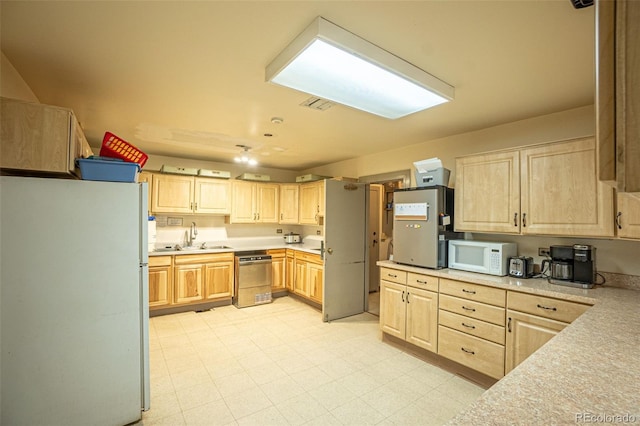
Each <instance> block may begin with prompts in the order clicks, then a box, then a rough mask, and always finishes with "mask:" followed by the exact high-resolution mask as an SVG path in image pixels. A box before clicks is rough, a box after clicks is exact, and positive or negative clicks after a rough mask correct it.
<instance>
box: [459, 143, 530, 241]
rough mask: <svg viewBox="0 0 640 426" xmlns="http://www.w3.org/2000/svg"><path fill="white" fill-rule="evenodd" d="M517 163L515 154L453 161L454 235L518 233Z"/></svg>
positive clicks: (518, 176)
mask: <svg viewBox="0 0 640 426" xmlns="http://www.w3.org/2000/svg"><path fill="white" fill-rule="evenodd" d="M519 161H520V156H519V153H518V151H505V152H497V153H491V154H483V155H474V156H470V157H463V158H458V159H457V160H456V186H455V188H456V190H455V223H454V225H455V229H456V230H457V231H472V232H473V231H478V232H483V231H484V232H503V233H511V234H517V233H519V232H520V220H519V219H520V163H519Z"/></svg>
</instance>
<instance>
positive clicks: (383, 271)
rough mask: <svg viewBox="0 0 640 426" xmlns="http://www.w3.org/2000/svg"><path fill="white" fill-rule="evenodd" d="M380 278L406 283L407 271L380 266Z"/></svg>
mask: <svg viewBox="0 0 640 426" xmlns="http://www.w3.org/2000/svg"><path fill="white" fill-rule="evenodd" d="M380 279H381V280H386V281H391V282H394V283H398V284H406V283H407V273H406V272H405V271H398V270H397V269H389V268H380Z"/></svg>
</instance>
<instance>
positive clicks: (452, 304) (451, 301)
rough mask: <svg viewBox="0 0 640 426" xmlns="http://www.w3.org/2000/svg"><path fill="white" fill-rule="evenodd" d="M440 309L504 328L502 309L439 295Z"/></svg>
mask: <svg viewBox="0 0 640 426" xmlns="http://www.w3.org/2000/svg"><path fill="white" fill-rule="evenodd" d="M440 309H444V310H445V311H449V312H453V313H456V314H460V315H464V316H466V317H470V318H475V319H479V320H482V321H487V322H490V323H492V324H497V325H501V326H503V327H504V308H498V307H497V306H491V305H487V304H485V303H479V302H474V301H472V300H467V299H461V298H459V297H452V296H447V295H446V294H440Z"/></svg>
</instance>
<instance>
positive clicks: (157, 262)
mask: <svg viewBox="0 0 640 426" xmlns="http://www.w3.org/2000/svg"><path fill="white" fill-rule="evenodd" d="M153 266H171V256H149V267H153Z"/></svg>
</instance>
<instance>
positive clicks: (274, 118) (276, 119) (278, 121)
mask: <svg viewBox="0 0 640 426" xmlns="http://www.w3.org/2000/svg"><path fill="white" fill-rule="evenodd" d="M283 121H284V118H280V117H272V118H271V122H272V123H273V124H282V122H283Z"/></svg>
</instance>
